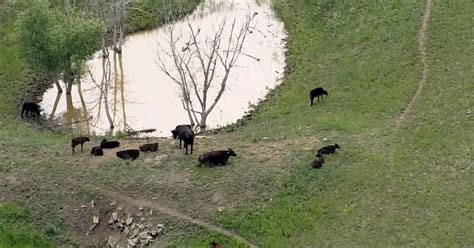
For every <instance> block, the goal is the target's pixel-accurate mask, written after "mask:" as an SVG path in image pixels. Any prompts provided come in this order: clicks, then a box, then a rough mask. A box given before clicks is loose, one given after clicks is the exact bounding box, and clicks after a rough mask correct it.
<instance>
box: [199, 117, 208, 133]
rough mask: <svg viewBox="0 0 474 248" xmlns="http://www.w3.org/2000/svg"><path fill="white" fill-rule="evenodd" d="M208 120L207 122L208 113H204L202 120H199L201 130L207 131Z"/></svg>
mask: <svg viewBox="0 0 474 248" xmlns="http://www.w3.org/2000/svg"><path fill="white" fill-rule="evenodd" d="M206 122H207V114H206V113H203V114H202V115H201V121H200V122H199V129H200V130H199V131H201V132H204V131H206V128H207V124H206Z"/></svg>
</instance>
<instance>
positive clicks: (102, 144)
mask: <svg viewBox="0 0 474 248" xmlns="http://www.w3.org/2000/svg"><path fill="white" fill-rule="evenodd" d="M119 146H120V142H118V141H107V140H106V139H103V140H102V141H101V142H100V148H102V149H112V148H116V147H119Z"/></svg>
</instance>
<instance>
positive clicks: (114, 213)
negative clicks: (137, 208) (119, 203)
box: [112, 212, 118, 221]
mask: <svg viewBox="0 0 474 248" xmlns="http://www.w3.org/2000/svg"><path fill="white" fill-rule="evenodd" d="M112 220H114V221H117V220H118V213H117V212H113V213H112Z"/></svg>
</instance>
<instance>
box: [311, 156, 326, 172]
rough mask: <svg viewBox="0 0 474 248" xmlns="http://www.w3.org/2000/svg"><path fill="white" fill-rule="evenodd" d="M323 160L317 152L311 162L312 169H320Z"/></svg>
mask: <svg viewBox="0 0 474 248" xmlns="http://www.w3.org/2000/svg"><path fill="white" fill-rule="evenodd" d="M324 162H325V161H324V158H323V156H322V155H321V154H318V155H316V159H314V160H313V162H311V167H313V168H314V169H321V167H323V164H324Z"/></svg>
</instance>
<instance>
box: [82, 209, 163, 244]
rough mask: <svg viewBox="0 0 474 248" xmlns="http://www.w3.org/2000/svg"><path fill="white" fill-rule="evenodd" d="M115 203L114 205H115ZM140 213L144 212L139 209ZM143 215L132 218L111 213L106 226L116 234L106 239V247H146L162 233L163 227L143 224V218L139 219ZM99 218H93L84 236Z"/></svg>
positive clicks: (130, 215) (96, 223)
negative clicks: (116, 232)
mask: <svg viewBox="0 0 474 248" xmlns="http://www.w3.org/2000/svg"><path fill="white" fill-rule="evenodd" d="M115 204H116V203H114V205H115ZM139 210H140V211H142V210H145V209H144V208H142V207H140V208H139ZM146 211H147V210H146ZM151 214H153V210H152V209H151V210H150V215H151ZM142 215H143V214H142V213H141V212H138V213H136V214H135V215H134V216H138V217H134V216H132V214H131V213H129V214H127V215H122V214H120V215H119V213H118V212H112V214H111V215H110V219H109V221H108V224H109V226H110V228H113V229H114V230H116V231H118V232H119V233H118V234H115V235H111V236H109V237H108V239H107V243H108V245H110V247H114V248H117V247H123V248H125V247H145V246H148V245H149V244H150V243H151V242H153V239H155V238H157V237H159V236H160V235H161V234H162V233H163V231H164V227H165V226H164V225H163V224H158V225H156V226H155V225H152V224H151V223H145V218H143V217H140V216H142ZM99 221H100V220H99V216H93V219H92V222H93V226H91V228H90V231H88V232H87V234H86V235H89V234H90V232H91V231H92V230H93V228H95V227H96V226H97V225H98V223H99Z"/></svg>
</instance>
